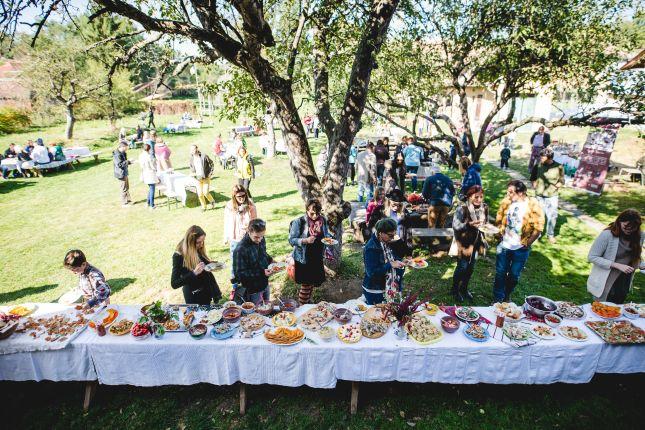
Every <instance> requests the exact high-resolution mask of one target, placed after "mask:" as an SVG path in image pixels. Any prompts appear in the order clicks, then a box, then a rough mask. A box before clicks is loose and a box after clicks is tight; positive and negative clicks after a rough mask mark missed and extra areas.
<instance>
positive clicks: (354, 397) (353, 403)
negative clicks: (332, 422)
mask: <svg viewBox="0 0 645 430" xmlns="http://www.w3.org/2000/svg"><path fill="white" fill-rule="evenodd" d="M357 409H358V382H355V381H352V397H351V401H350V404H349V412H350V413H351V414H352V415H355V414H356V410H357Z"/></svg>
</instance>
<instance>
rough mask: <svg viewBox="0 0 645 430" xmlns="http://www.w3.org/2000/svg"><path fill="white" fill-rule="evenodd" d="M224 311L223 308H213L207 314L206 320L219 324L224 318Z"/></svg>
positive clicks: (209, 322)
mask: <svg viewBox="0 0 645 430" xmlns="http://www.w3.org/2000/svg"><path fill="white" fill-rule="evenodd" d="M222 313H223V311H222V310H221V309H211V310H210V311H208V313H207V314H206V321H207V322H208V324H217V323H218V322H220V321H221V320H222Z"/></svg>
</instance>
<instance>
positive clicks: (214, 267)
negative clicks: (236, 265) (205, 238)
mask: <svg viewBox="0 0 645 430" xmlns="http://www.w3.org/2000/svg"><path fill="white" fill-rule="evenodd" d="M225 267H226V264H224V263H222V262H219V261H211V262H210V263H208V264H207V265H206V266H204V270H206V271H207V272H216V271H218V270H222V269H224V268H225Z"/></svg>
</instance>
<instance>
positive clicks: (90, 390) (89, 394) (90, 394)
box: [83, 381, 99, 412]
mask: <svg viewBox="0 0 645 430" xmlns="http://www.w3.org/2000/svg"><path fill="white" fill-rule="evenodd" d="M98 385H99V381H88V382H87V383H86V384H85V398H84V399H83V411H84V412H87V411H88V409H90V403H91V402H92V398H94V394H96V387H97V386H98Z"/></svg>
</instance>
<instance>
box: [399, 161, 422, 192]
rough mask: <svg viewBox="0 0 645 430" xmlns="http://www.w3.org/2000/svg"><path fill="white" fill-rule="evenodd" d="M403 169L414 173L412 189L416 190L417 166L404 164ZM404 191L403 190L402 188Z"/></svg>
mask: <svg viewBox="0 0 645 430" xmlns="http://www.w3.org/2000/svg"><path fill="white" fill-rule="evenodd" d="M405 170H406V171H407V172H408V173H413V174H414V175H413V176H412V191H416V190H417V184H418V182H417V176H416V175H417V172H418V171H419V166H405ZM403 192H405V190H403Z"/></svg>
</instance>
